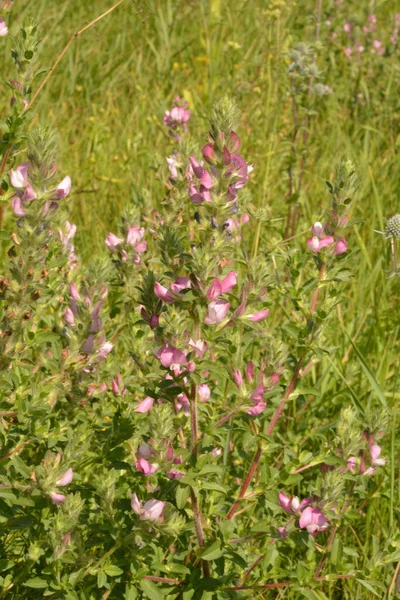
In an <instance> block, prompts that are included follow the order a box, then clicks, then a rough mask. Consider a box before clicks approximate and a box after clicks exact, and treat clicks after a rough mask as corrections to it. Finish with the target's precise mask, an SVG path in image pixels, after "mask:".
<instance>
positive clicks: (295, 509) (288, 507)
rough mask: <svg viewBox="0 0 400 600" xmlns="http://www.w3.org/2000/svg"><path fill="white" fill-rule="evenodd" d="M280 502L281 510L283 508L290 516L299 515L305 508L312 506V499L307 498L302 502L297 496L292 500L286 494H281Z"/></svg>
mask: <svg viewBox="0 0 400 600" xmlns="http://www.w3.org/2000/svg"><path fill="white" fill-rule="evenodd" d="M278 502H279V504H280V506H281V508H283V510H284V511H285V512H287V513H288V514H291V513H294V514H298V513H301V511H302V510H303V508H305V507H306V506H308V504H310V502H311V498H305V499H304V500H302V501H301V502H300V500H299V498H298V497H297V496H293V498H290V497H289V496H287V495H286V494H285V493H284V492H279V496H278Z"/></svg>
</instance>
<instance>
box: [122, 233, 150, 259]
mask: <svg viewBox="0 0 400 600" xmlns="http://www.w3.org/2000/svg"><path fill="white" fill-rule="evenodd" d="M144 234H145V231H144V228H143V227H141V228H140V229H139V228H138V227H129V230H128V235H127V236H126V243H127V244H130V245H131V246H132V248H133V249H134V250H135V252H137V253H138V254H142V253H143V252H145V251H146V250H147V242H146V241H144V242H142V241H141V240H142V239H143V236H144Z"/></svg>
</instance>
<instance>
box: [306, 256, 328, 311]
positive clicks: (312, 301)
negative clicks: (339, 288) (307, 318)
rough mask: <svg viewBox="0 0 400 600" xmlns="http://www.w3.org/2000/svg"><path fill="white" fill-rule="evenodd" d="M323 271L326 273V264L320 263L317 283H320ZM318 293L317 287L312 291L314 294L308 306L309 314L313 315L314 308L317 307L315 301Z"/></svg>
mask: <svg viewBox="0 0 400 600" xmlns="http://www.w3.org/2000/svg"><path fill="white" fill-rule="evenodd" d="M325 271H326V264H325V263H322V265H321V269H320V271H319V276H318V282H320V281H322V279H323V277H324V275H325ZM318 293H319V285H318V286H317V289H316V290H315V291H314V294H313V297H312V300H311V306H310V312H311V313H315V308H316V306H317V301H318Z"/></svg>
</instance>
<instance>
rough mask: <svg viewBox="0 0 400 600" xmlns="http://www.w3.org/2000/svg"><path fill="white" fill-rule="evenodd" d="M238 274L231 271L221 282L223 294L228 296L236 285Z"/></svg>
mask: <svg viewBox="0 0 400 600" xmlns="http://www.w3.org/2000/svg"><path fill="white" fill-rule="evenodd" d="M236 280H237V273H235V272H234V271H230V273H228V275H227V276H226V277H224V279H223V280H222V281H221V289H222V293H223V294H228V293H229V292H230V291H231V290H232V289H233V288H234V287H235V285H236Z"/></svg>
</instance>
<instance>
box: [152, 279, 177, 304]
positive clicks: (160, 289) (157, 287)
mask: <svg viewBox="0 0 400 600" xmlns="http://www.w3.org/2000/svg"><path fill="white" fill-rule="evenodd" d="M154 293H155V295H156V296H157V298H160V300H162V301H163V302H166V303H167V304H171V303H172V302H175V300H176V299H177V298H176V295H175V294H173V293H172V292H170V291H169V290H168V289H167V288H166V287H164V286H163V285H161V283H158V281H156V282H155V283H154Z"/></svg>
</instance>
